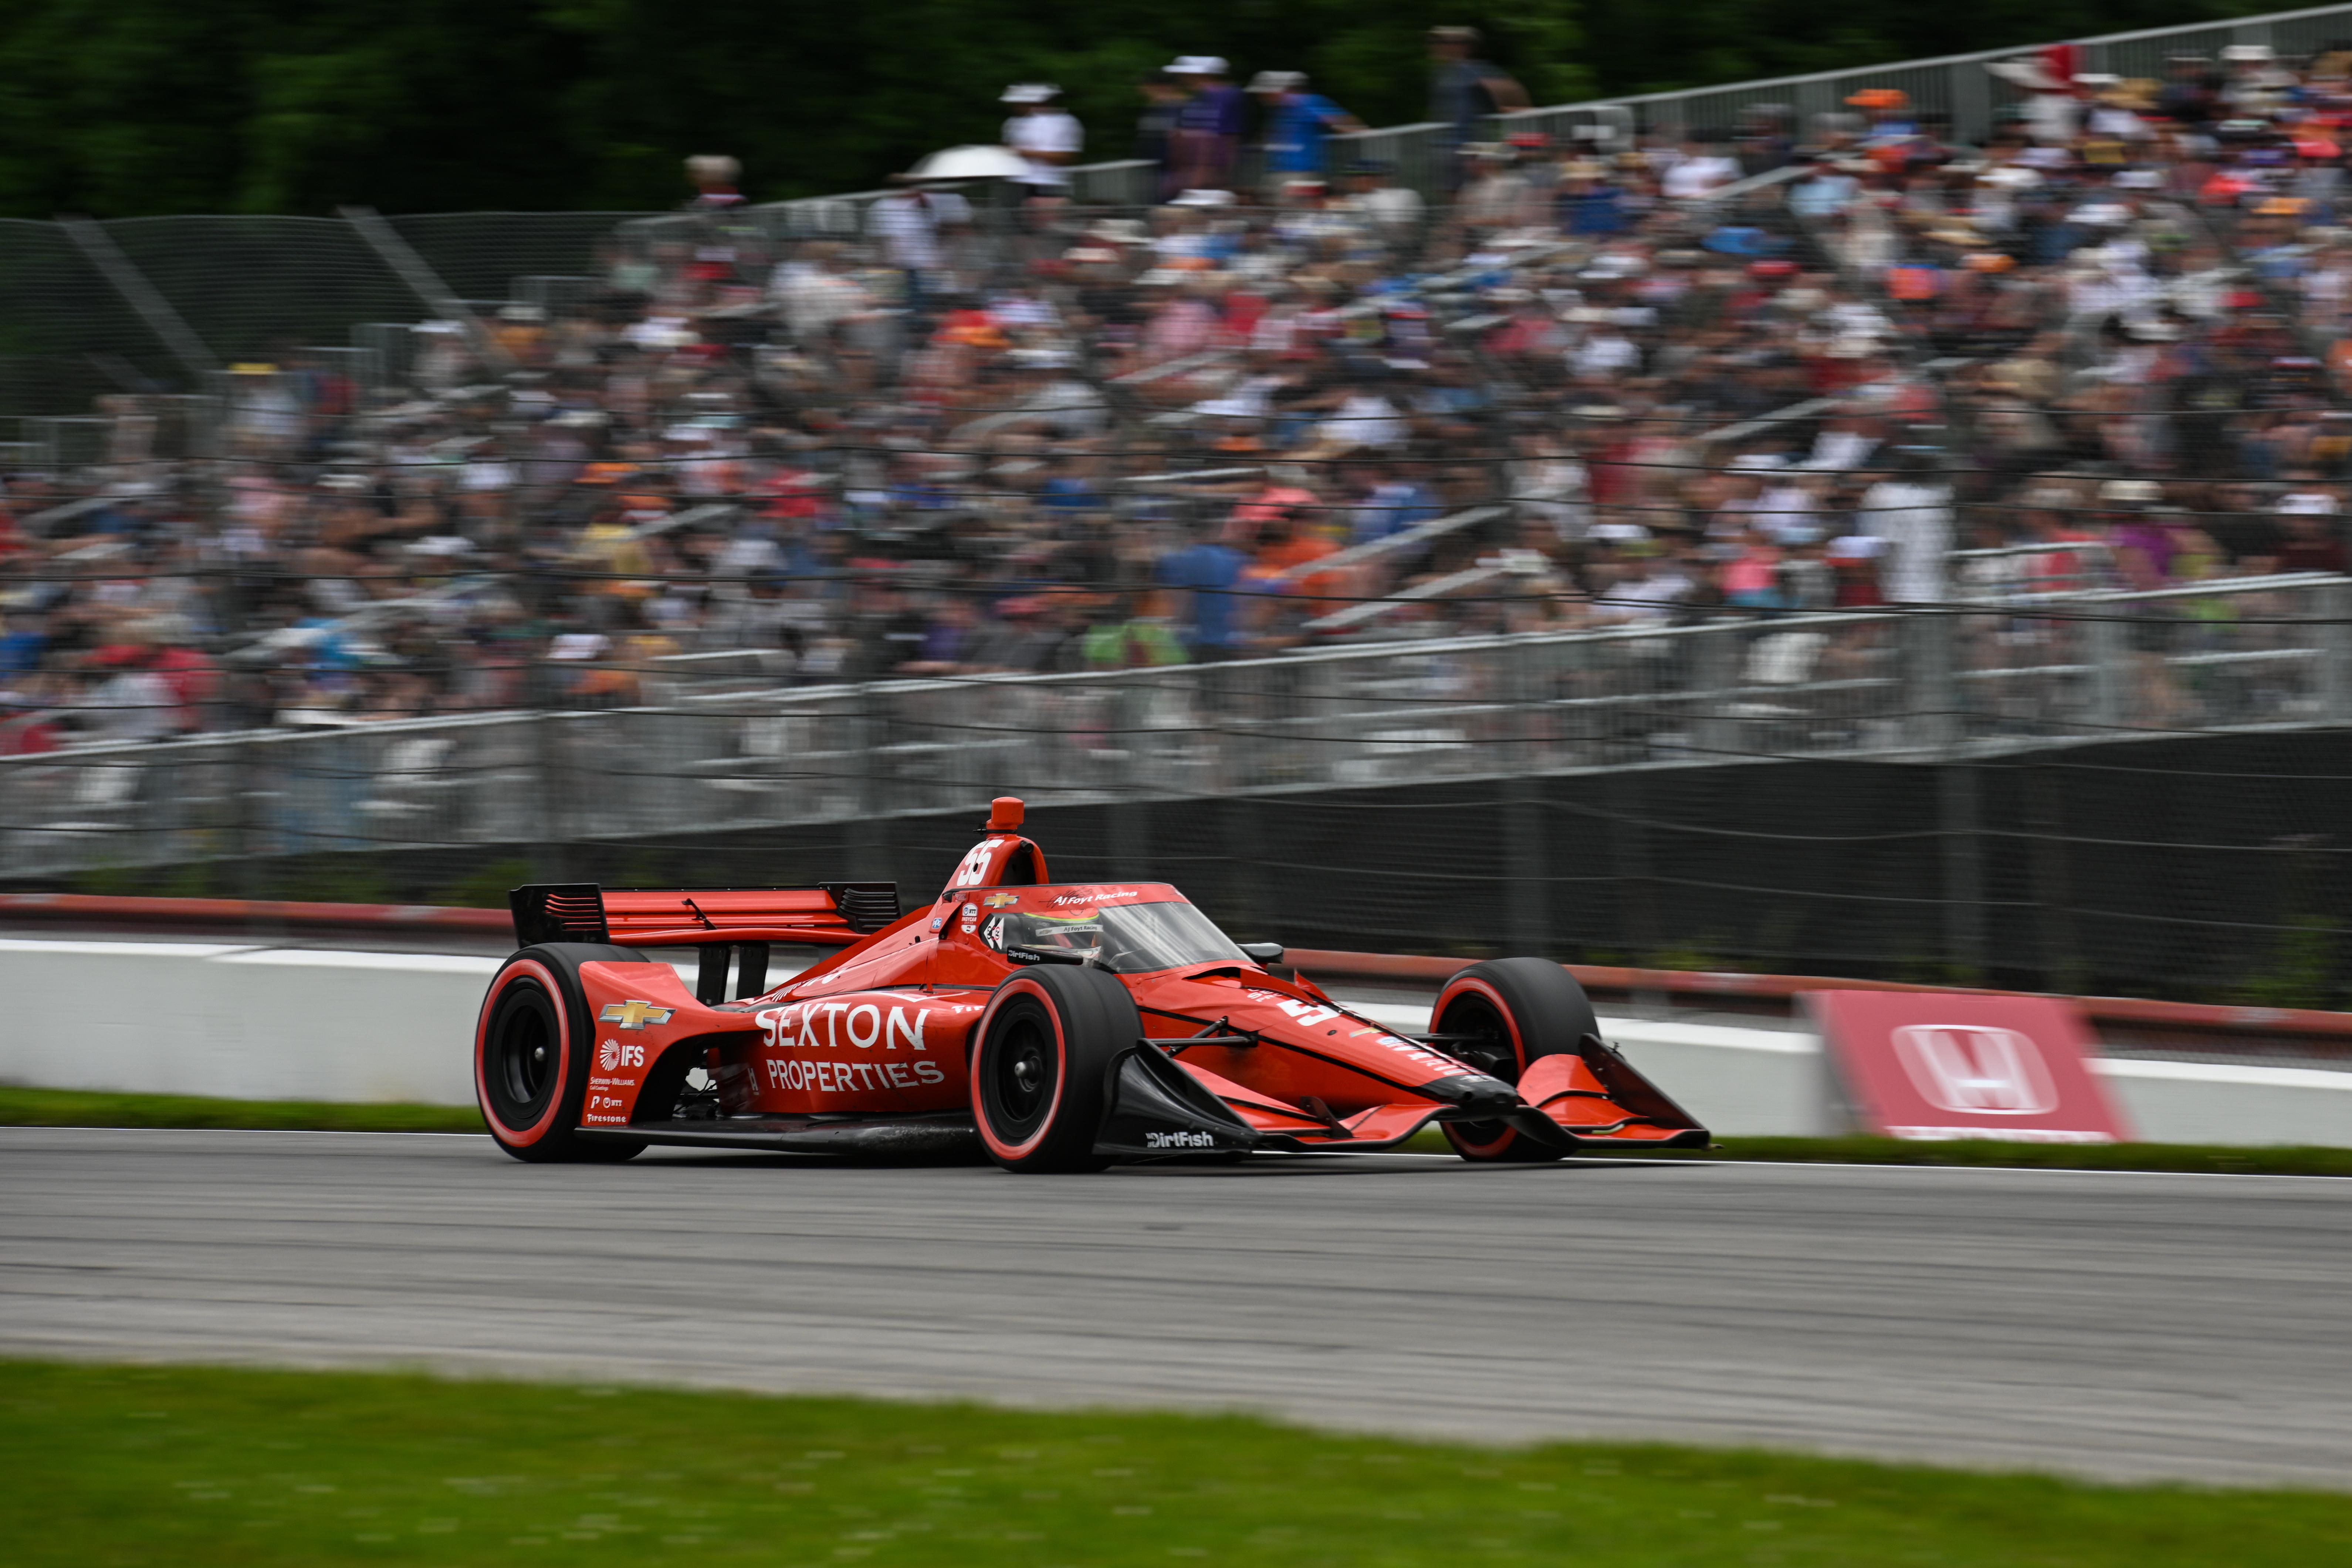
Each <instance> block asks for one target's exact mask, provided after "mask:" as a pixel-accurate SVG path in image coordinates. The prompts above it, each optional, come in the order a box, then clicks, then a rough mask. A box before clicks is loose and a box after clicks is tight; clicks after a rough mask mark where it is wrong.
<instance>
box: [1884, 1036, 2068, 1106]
mask: <svg viewBox="0 0 2352 1568" xmlns="http://www.w3.org/2000/svg"><path fill="white" fill-rule="evenodd" d="M1895 1059H1896V1060H1897V1061H1899V1062H1901V1063H1902V1064H1903V1071H1904V1073H1905V1075H1906V1076H1907V1077H1908V1078H1909V1079H1911V1087H1912V1088H1914V1089H1917V1090H1918V1091H1919V1098H1920V1099H1922V1100H1926V1101H1927V1103H1928V1104H1930V1105H1932V1106H1934V1107H1936V1109H1937V1110H1949V1111H1956V1112H1958V1113H1960V1114H1962V1115H1973V1116H2041V1115H2043V1114H2045V1113H2047V1112H2049V1111H2053V1110H2057V1109H2058V1084H2057V1080H2056V1079H2053V1078H2052V1077H2051V1074H2050V1068H2049V1066H2048V1064H2047V1063H2045V1062H2043V1061H2042V1052H2041V1049H2040V1047H2036V1046H2035V1045H2034V1043H2033V1041H2032V1039H2031V1038H2029V1037H2026V1036H2024V1035H2021V1034H2019V1033H2018V1032H2017V1031H2016V1030H2015V1029H2000V1028H1994V1027H1991V1026H1988V1025H1983V1024H1906V1025H1905V1026H1903V1027H1901V1028H1899V1029H1896V1030H1895Z"/></svg>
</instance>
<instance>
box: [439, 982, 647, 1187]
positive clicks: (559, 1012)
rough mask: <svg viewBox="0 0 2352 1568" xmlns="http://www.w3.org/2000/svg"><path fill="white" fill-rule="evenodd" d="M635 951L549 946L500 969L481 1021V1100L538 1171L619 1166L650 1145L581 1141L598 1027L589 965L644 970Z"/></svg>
mask: <svg viewBox="0 0 2352 1568" xmlns="http://www.w3.org/2000/svg"><path fill="white" fill-rule="evenodd" d="M644 961H645V954H643V953H641V952H638V951H637V950H636V949H635V948H633V947H614V946H611V945H609V944H606V943H602V942H542V943H541V944H540V945H539V946H536V947H526V948H524V949H523V950H522V951H521V952H518V953H516V954H515V955H514V956H513V957H511V958H509V959H508V960H507V961H506V963H504V964H503V965H501V966H500V967H499V972H498V973H497V974H495V975H494V976H492V977H491V979H490V989H489V992H488V994H487V995H485V996H484V997H483V998H482V1012H481V1016H480V1017H479V1018H478V1019H477V1020H476V1021H475V1024H474V1098H475V1100H476V1103H478V1105H479V1106H480V1107H481V1111H482V1121H483V1123H484V1124H485V1125H487V1126H488V1128H489V1130H490V1137H491V1138H492V1140H493V1141H495V1142H497V1144H498V1146H499V1148H501V1149H503V1150H505V1151H506V1152H508V1153H509V1154H511V1155H513V1156H514V1157H515V1158H516V1159H518V1160H523V1161H528V1162H530V1163H533V1164H549V1163H572V1164H612V1163H615V1162H618V1161H622V1160H627V1159H632V1158H634V1157H635V1156H636V1155H637V1154H639V1153H641V1152H644V1150H645V1145H644V1144H643V1143H631V1142H625V1141H623V1140H620V1139H614V1138H583V1137H581V1136H580V1131H579V1128H580V1117H581V1110H582V1107H583V1105H585V1104H586V1102H587V1098H588V1078H589V1074H590V1072H591V1070H592V1068H593V1062H594V1057H595V1050H596V1025H595V1021H594V1020H593V1018H591V1017H590V1016H589V1014H588V999H587V997H586V996H585V995H584V994H583V993H582V991H581V989H580V966H581V965H582V964H583V963H643V962H644Z"/></svg>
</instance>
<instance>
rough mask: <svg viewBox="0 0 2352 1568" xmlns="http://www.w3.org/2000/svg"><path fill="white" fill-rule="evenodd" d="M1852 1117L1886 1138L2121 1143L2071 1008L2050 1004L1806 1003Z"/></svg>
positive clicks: (1861, 997)
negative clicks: (1836, 1072)
mask: <svg viewBox="0 0 2352 1568" xmlns="http://www.w3.org/2000/svg"><path fill="white" fill-rule="evenodd" d="M1804 999H1805V1007H1806V1010H1807V1011H1808V1012H1810V1013H1811V1015H1812V1016H1813V1017H1814V1018H1815V1019H1816V1020H1817V1021H1818V1022H1819V1023H1820V1025H1821V1029H1822V1039H1823V1041H1824V1043H1825V1044H1826V1045H1827V1046H1828V1047H1829V1051H1830V1058H1831V1060H1832V1062H1834V1063H1835V1064H1836V1066H1837V1069H1838V1075H1839V1077H1840V1078H1841V1079H1843V1082H1844V1084H1845V1087H1846V1089H1847V1090H1848V1093H1849V1097H1850V1098H1851V1100H1853V1108H1854V1110H1855V1112H1856V1113H1857V1115H1858V1116H1859V1118H1860V1119H1861V1121H1863V1123H1864V1125H1865V1126H1866V1127H1868V1128H1869V1129H1870V1130H1871V1131H1876V1132H1884V1133H1886V1134H1888V1135H1890V1136H1892V1137H1895V1138H1920V1139H1930V1138H1997V1139H2004V1140H2008V1141H2011V1142H2046V1143H2113V1142H2121V1141H2123V1140H2124V1139H2126V1138H2127V1137H2128V1136H2129V1133H2128V1132H2127V1131H2126V1130H2125V1127H2124V1123H2123V1121H2122V1119H2121V1117H2119V1116H2118V1115H2117V1114H2116V1108H2115V1107H2114V1106H2113V1105H2112V1104H2111V1103H2109V1101H2108V1100H2107V1097H2106V1094H2105V1091H2104V1089H2102V1088H2101V1086H2100V1083H2099V1079H2098V1077H2097V1075H2096V1074H2095V1073H2094V1072H2093V1071H2092V1068H2091V1061H2092V1058H2095V1056H2096V1055H2097V1054H2098V1048H2097V1044H2096V1042H2095V1041H2094V1040H2093V1039H2092V1037H2091V1032H2090V1028H2089V1026H2088V1025H2086V1024H2085V1023H2084V1019H2083V1016H2082V1014H2081V1012H2080V1010H2079V1009H2077V1008H2076V1007H2075V1006H2074V1005H2073V1004H2072V1003H2069V1002H2064V1001H2062V1000H2060V999H2058V998H2056V997H2052V996H1990V995H1966V994H1951V993H1948V992H1947V993H1938V992H1931V991H1930V992H1921V991H1810V992H1807V993H1805V998H1804Z"/></svg>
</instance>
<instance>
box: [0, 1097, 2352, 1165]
mask: <svg viewBox="0 0 2352 1568" xmlns="http://www.w3.org/2000/svg"><path fill="white" fill-rule="evenodd" d="M0 1126H14V1127H245V1128H260V1129H264V1130H276V1131H324V1132H479V1131H481V1130H482V1119H481V1117H480V1115H479V1114H478V1112H476V1111H475V1110H473V1109H472V1108H471V1107H470V1106H462V1105H398V1104H365V1103H360V1104H347V1103H343V1102H340V1101H334V1100H210V1099H205V1098H204V1097H202V1096H199V1095H193V1094H96V1093H86V1092H84V1091H83V1090H80V1089H10V1088H6V1087H0ZM1405 1147H1406V1148H1408V1149H1410V1150H1412V1151H1414V1152H1422V1153H1435V1154H1443V1153H1446V1152H1449V1150H1448V1148H1447V1145H1446V1142H1445V1139H1444V1135H1443V1134H1441V1133H1439V1132H1438V1131H1436V1130H1435V1129H1431V1130H1430V1131H1426V1132H1423V1133H1422V1134H1421V1135H1420V1136H1418V1137H1416V1138H1414V1139H1413V1140H1412V1142H1410V1143H1408V1144H1406V1145H1405ZM1635 1157H1636V1158H1640V1159H1647V1160H1689V1159H1696V1160H1782V1161H1793V1162H1800V1163H1816V1164H1845V1165H2021V1166H2030V1167H2033V1168H2036V1169H2042V1170H2072V1171H2200V1172H2222V1173H2231V1174H2240V1175H2248V1174H2251V1175H2274V1176H2352V1149H2329V1148H2311V1147H2302V1146H2290V1145H2281V1146H2278V1147H2275V1148H2232V1147H2223V1146H2213V1147H2207V1146H2205V1145H2201V1144H2195V1143H2108V1144H2094V1143H1996V1142H1982V1143H1977V1142H1951V1143H1908V1142H1904V1141H1903V1140H1901V1139H1898V1138H1860V1137H1856V1138H1726V1139H1724V1140H1723V1141H1722V1142H1719V1143H1718V1144H1717V1146H1716V1147H1714V1148H1712V1149H1707V1150H1703V1151H1702V1150H1687V1151H1668V1152H1662V1153H1654V1154H1643V1155H1638V1156H1635Z"/></svg>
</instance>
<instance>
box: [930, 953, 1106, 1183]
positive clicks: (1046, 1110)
mask: <svg viewBox="0 0 2352 1568" xmlns="http://www.w3.org/2000/svg"><path fill="white" fill-rule="evenodd" d="M1142 1033H1143V1020H1142V1017H1141V1016H1140V1015H1139V1014H1138V1013H1137V1012H1136V1010H1135V998H1134V997H1133V996H1132V995H1130V994H1129V993H1128V989H1127V986H1126V985H1125V984H1123V983H1121V982H1120V981H1119V980H1118V979H1117V978H1116V977H1115V976H1112V975H1109V974H1106V973H1103V972H1102V971H1101V970H1098V969H1078V968H1072V967H1069V966H1066V965H1060V964H1039V965H1036V966H1034V967H1033V968H1029V969H1024V970H1023V971H1022V972H1021V973H1018V974H1015V975H1014V976H1013V977H1012V978H1011V979H1010V980H1007V981H1006V982H1005V983H1004V984H1002V985H1000V986H998V987H997V988H996V994H995V995H994V996H992V997H991V998H990V1000H989V1004H988V1011H987V1012H986V1013H985V1014H983V1015H982V1017H981V1020H980V1024H979V1026H978V1027H977V1028H975V1029H974V1030H973V1031H972V1034H973V1037H974V1038H976V1039H977V1040H978V1041H979V1042H980V1044H979V1045H978V1046H977V1047H975V1048H974V1049H973V1052H972V1060H971V1112H972V1120H973V1121H974V1122H976V1123H977V1124H978V1126H979V1128H980V1141H981V1143H982V1146H983V1147H984V1148H986V1149H987V1151H988V1156H989V1158H990V1159H992V1160H994V1161H995V1162H996V1163H998V1164H1000V1165H1002V1166H1003V1167H1004V1168H1005V1169H1006V1170H1008V1171H1020V1172H1024V1173H1025V1172H1047V1171H1099V1170H1101V1169H1102V1168H1103V1167H1104V1166H1106V1165H1108V1164H1109V1163H1110V1160H1109V1158H1108V1156H1106V1155H1101V1154H1097V1153H1096V1152H1095V1138H1096V1135H1097V1132H1098V1131H1099V1130H1100V1129H1101V1127H1102V1121H1103V1110H1104V1105H1105V1095H1106V1092H1107V1090H1108V1087H1109V1081H1110V1064H1111V1058H1114V1057H1116V1056H1117V1055H1118V1053H1119V1052H1120V1051H1122V1050H1125V1049H1126V1048H1127V1047H1129V1046H1131V1045H1133V1044H1135V1042H1136V1040H1137V1039H1138V1038H1139V1037H1140V1036H1141V1035H1142Z"/></svg>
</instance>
